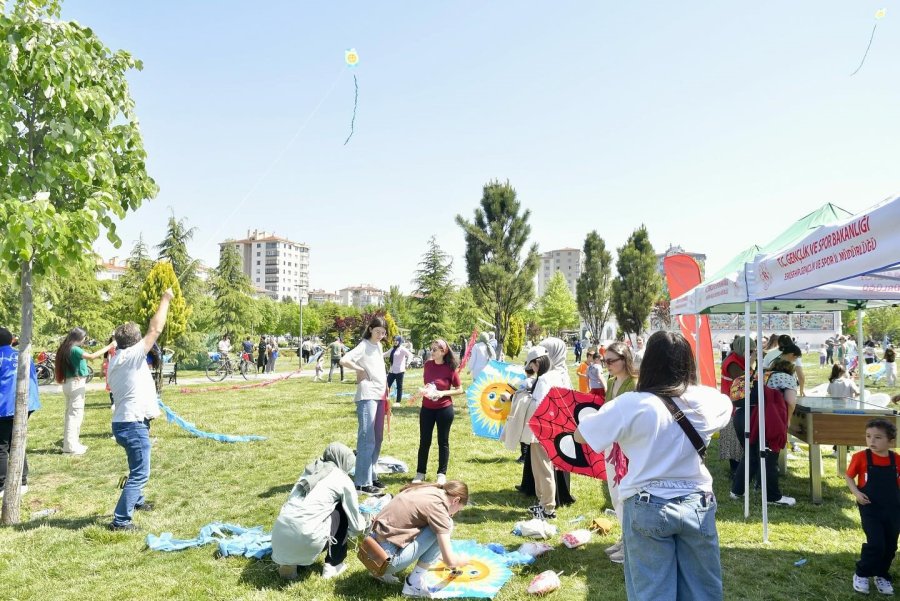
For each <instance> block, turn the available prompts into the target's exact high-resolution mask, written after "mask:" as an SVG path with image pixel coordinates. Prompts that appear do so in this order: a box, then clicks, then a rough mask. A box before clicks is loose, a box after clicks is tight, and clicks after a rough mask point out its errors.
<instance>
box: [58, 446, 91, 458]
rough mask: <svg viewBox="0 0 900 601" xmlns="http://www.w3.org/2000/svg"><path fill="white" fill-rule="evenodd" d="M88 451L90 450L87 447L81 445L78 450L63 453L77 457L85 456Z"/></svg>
mask: <svg viewBox="0 0 900 601" xmlns="http://www.w3.org/2000/svg"><path fill="white" fill-rule="evenodd" d="M87 450H88V448H87V447H86V446H84V445H81V446H80V447H78V448H77V449H73V450H71V451H63V453H64V454H66V455H72V456H76V455H84V454H85V453H87Z"/></svg>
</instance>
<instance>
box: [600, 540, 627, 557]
mask: <svg viewBox="0 0 900 601" xmlns="http://www.w3.org/2000/svg"><path fill="white" fill-rule="evenodd" d="M624 545H625V543H624V542H623V541H622V539H621V538H620V539H619V540H617V541H616V542H615V544H614V545H612V546H611V547H607V548H606V549H604V550H603V552H604V553H606V554H607V555H612V554H613V553H618V552H619V551H621V550H622V547H623V546H624Z"/></svg>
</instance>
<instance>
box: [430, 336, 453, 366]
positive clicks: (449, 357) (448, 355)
mask: <svg viewBox="0 0 900 601" xmlns="http://www.w3.org/2000/svg"><path fill="white" fill-rule="evenodd" d="M434 341H435V342H437V344H438V346H439V347H441V350H443V351H444V363H446V364H447V365H448V366H449V367H450V369H452V370H453V371H456V366H457V365H459V361H458V360H457V359H456V355H455V354H454V353H453V349H452V348H450V345H449V344H447V341H446V340H444V339H443V338H435V340H434Z"/></svg>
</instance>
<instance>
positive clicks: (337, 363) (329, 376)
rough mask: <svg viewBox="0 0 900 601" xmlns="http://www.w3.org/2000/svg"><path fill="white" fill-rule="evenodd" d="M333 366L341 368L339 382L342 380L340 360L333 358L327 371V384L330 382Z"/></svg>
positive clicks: (342, 372) (342, 373) (342, 370)
mask: <svg viewBox="0 0 900 601" xmlns="http://www.w3.org/2000/svg"><path fill="white" fill-rule="evenodd" d="M335 365H337V366H338V367H340V368H341V380H343V379H344V366H343V365H341V360H340V359H334V358H333V359H332V360H331V369H329V370H328V381H329V382H331V374H333V373H334V366H335Z"/></svg>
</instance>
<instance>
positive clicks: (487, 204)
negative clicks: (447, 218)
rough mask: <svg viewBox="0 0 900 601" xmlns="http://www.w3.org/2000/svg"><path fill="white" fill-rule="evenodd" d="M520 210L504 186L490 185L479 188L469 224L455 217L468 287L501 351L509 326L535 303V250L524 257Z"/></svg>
mask: <svg viewBox="0 0 900 601" xmlns="http://www.w3.org/2000/svg"><path fill="white" fill-rule="evenodd" d="M520 208H521V206H520V203H519V201H518V200H517V199H516V191H515V190H514V189H513V187H512V186H510V185H509V182H506V183H505V184H501V183H500V182H498V181H492V182H489V183H488V184H486V185H485V186H484V189H483V193H482V197H481V206H480V207H479V208H477V209H475V219H474V220H473V221H471V222H469V221H466V220H465V219H463V217H462V216H461V215H457V216H456V223H457V225H459V226H460V227H461V228H462V229H463V231H464V232H465V240H466V274H467V275H468V281H469V287H471V288H472V292H473V293H474V295H475V301H476V302H477V303H478V306H479V307H481V309H482V310H483V311H484V312H485V313H487V314H488V315H490V316H491V319H492V321H493V323H494V327H495V328H496V334H497V342H498V344H499V345H501V348H502V345H503V342H504V340H505V339H506V333H507V332H508V331H509V320H510V319H511V318H512V316H513V315H515V314H516V313H518V312H519V311H521V310H523V309H525V307H527V306H528V304H529V303H530V302H531V301H532V300H533V299H534V277H535V275H536V274H537V269H538V263H539V261H540V259H539V257H538V252H537V245H536V244H532V245H531V246H530V247H529V248H528V249H527V251H525V244H526V243H527V242H528V236H529V235H530V234H531V226H530V225H528V218H529V217H530V215H531V212H530V211H528V210H525V211H524V212H522V213H521V215H520V214H519V211H520ZM523 252H524V257H523Z"/></svg>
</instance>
